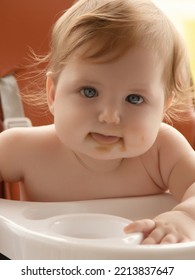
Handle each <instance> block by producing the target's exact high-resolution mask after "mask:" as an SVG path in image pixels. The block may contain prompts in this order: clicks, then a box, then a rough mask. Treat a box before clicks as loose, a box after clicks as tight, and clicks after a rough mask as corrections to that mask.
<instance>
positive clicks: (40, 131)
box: [0, 125, 57, 181]
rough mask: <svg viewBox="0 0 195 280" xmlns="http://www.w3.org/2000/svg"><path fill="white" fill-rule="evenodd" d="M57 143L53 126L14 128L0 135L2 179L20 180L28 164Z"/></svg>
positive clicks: (0, 170) (0, 171)
mask: <svg viewBox="0 0 195 280" xmlns="http://www.w3.org/2000/svg"><path fill="white" fill-rule="evenodd" d="M55 142H57V138H56V136H55V130H54V127H53V126H52V125H51V126H42V127H29V128H13V129H8V130H6V131H3V132H2V133H0V179H4V180H6V179H7V180H8V181H14V180H20V177H21V176H22V169H23V167H24V166H25V164H26V162H27V161H28V160H29V159H31V158H33V157H34V155H35V154H36V156H37V155H39V154H40V151H43V150H44V149H46V148H49V147H50V146H52V145H54V143H55Z"/></svg>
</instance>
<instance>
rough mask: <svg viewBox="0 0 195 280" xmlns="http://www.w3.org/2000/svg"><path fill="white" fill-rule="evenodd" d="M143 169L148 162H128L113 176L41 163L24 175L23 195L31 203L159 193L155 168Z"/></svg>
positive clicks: (62, 165)
mask: <svg viewBox="0 0 195 280" xmlns="http://www.w3.org/2000/svg"><path fill="white" fill-rule="evenodd" d="M148 164H149V163H148ZM145 165H147V161H146V162H145V163H143V162H142V161H140V160H134V161H133V162H132V161H131V162H130V161H128V160H127V161H125V162H124V163H123V165H122V166H121V167H120V168H119V169H116V170H113V171H112V172H98V171H91V170H88V169H86V168H85V167H84V166H81V165H79V163H77V164H75V163H72V164H71V161H69V162H68V163H63V164H62V163H59V162H53V163H51V162H50V164H47V163H46V162H45V163H44V164H43V163H42V164H41V163H40V164H39V165H38V166H34V167H33V169H29V170H27V171H26V174H25V176H24V182H23V185H24V186H25V187H23V188H22V190H23V195H24V196H25V197H26V199H28V200H33V201H75V200H89V199H101V198H115V197H130V196H140V195H150V194H157V193H160V192H162V189H163V188H164V185H163V182H162V180H161V176H160V174H159V171H158V169H157V168H156V167H155V166H156V165H155V164H153V165H152V166H145Z"/></svg>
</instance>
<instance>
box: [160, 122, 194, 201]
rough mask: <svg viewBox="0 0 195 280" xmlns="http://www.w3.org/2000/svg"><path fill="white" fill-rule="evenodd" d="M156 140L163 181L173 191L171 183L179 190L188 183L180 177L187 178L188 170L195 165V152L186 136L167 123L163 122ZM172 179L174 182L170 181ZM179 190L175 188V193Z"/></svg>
mask: <svg viewBox="0 0 195 280" xmlns="http://www.w3.org/2000/svg"><path fill="white" fill-rule="evenodd" d="M156 142H157V143H156V144H157V147H158V155H159V159H158V161H159V168H160V172H161V176H162V178H163V181H164V183H165V184H166V185H167V186H168V187H169V188H170V189H172V191H173V189H174V188H173V187H172V186H171V185H175V188H176V189H177V191H178V190H179V189H182V188H183V186H185V185H186V184H185V183H184V182H183V181H182V180H183V179H182V180H181V178H180V177H181V176H182V178H186V175H187V174H188V171H189V170H190V169H192V168H191V167H189V166H190V165H191V166H195V152H194V150H193V148H192V147H191V146H190V144H189V143H188V141H187V140H186V138H185V137H184V136H183V135H182V134H181V133H180V132H179V131H177V130H176V129H175V128H173V127H171V126H169V125H167V124H162V126H161V128H160V131H159V135H158V137H157V141H156ZM187 166H188V168H187ZM194 171H195V170H194ZM194 171H193V172H194ZM173 174H174V176H173ZM174 177H175V178H180V180H179V181H178V180H177V179H174V180H173V178H174ZM187 177H188V176H187ZM171 181H172V182H174V183H173V184H172V183H170V182H171ZM181 182H183V183H182V184H181V185H182V186H180V183H181ZM177 191H175V190H174V191H173V193H177ZM179 197H181V196H179Z"/></svg>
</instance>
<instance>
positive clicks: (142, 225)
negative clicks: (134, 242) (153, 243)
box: [124, 219, 155, 233]
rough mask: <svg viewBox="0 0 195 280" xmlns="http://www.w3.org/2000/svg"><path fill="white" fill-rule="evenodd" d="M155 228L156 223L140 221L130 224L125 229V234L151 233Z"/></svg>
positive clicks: (147, 220) (146, 220) (148, 220)
mask: <svg viewBox="0 0 195 280" xmlns="http://www.w3.org/2000/svg"><path fill="white" fill-rule="evenodd" d="M154 228H155V221H153V220H150V219H143V220H138V221H135V222H132V223H130V224H129V225H127V226H126V227H125V228H124V231H125V233H132V232H143V233H149V232H151V231H152V230H153V229H154Z"/></svg>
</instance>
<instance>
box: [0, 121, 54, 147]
mask: <svg viewBox="0 0 195 280" xmlns="http://www.w3.org/2000/svg"><path fill="white" fill-rule="evenodd" d="M55 138H56V137H55V129H54V127H53V125H48V126H40V127H28V128H24V127H18V128H12V129H8V130H5V131H3V132H2V133H0V145H7V146H10V145H11V144H14V145H15V147H19V146H23V144H27V145H28V144H32V145H33V143H34V141H35V142H36V144H37V142H39V141H41V140H42V141H44V139H45V140H46V139H47V141H48V142H50V141H52V140H53V141H54V139H55ZM23 148H25V147H24V146H23Z"/></svg>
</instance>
